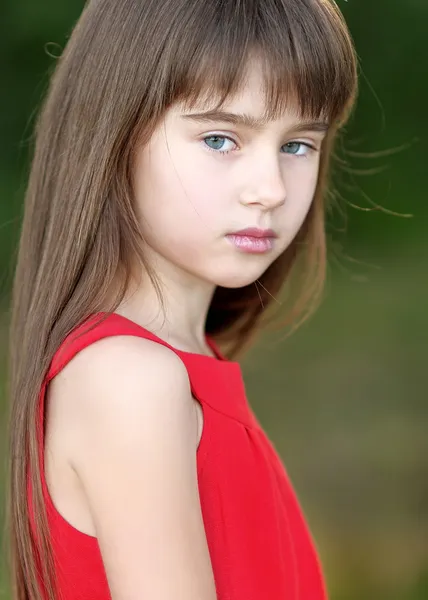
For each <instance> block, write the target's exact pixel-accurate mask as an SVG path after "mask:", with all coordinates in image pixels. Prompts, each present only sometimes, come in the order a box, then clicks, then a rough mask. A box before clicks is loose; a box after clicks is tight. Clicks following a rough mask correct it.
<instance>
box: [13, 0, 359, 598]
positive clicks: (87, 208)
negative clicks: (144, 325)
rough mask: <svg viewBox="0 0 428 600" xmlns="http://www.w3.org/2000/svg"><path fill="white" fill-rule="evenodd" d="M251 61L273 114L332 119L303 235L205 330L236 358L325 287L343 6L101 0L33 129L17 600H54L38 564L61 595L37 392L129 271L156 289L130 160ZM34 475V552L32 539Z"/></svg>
mask: <svg viewBox="0 0 428 600" xmlns="http://www.w3.org/2000/svg"><path fill="white" fill-rule="evenodd" d="M253 52H256V53H257V57H258V58H260V59H261V60H262V61H263V62H264V63H265V69H264V72H265V73H266V88H265V89H266V106H267V114H268V116H270V117H273V116H274V115H276V114H279V113H280V111H281V110H283V109H284V107H285V106H286V104H287V102H288V101H289V99H290V98H291V97H292V96H293V98H295V99H296V100H297V102H298V106H299V107H300V111H301V116H302V117H319V116H323V117H324V118H327V119H328V120H329V122H330V123H331V129H330V131H329V133H328V134H327V137H326V138H325V140H324V142H323V148H322V153H321V164H320V171H319V179H318V184H317V188H316V193H315V196H314V200H313V203H312V206H311V209H310V212H309V214H308V216H307V218H306V220H305V222H304V224H303V226H302V228H301V230H300V231H299V233H298V235H297V236H296V238H295V240H294V241H293V242H292V244H291V245H290V246H289V247H288V248H287V250H286V251H285V252H284V253H283V254H282V255H281V256H280V257H279V258H278V259H277V260H276V261H275V262H274V263H273V264H272V265H271V266H270V267H269V268H268V269H267V271H266V272H265V273H264V274H263V276H262V277H261V278H260V279H259V280H258V282H257V284H256V285H249V286H246V287H244V288H240V289H224V288H218V289H217V290H216V292H215V295H214V298H213V300H212V304H211V306H210V309H209V314H208V319H207V325H206V328H207V333H209V334H210V335H211V336H213V337H214V338H215V339H217V341H219V342H220V345H221V347H222V348H224V347H225V346H226V347H227V351H226V354H227V355H228V356H234V355H236V353H237V352H239V351H241V350H242V349H243V348H244V346H246V345H247V344H248V342H249V340H250V339H251V338H252V335H253V334H254V332H255V331H256V328H258V327H259V326H260V324H261V321H262V317H265V316H266V315H267V309H268V308H269V307H270V306H271V305H272V302H271V301H272V298H273V297H275V296H277V295H278V293H279V292H280V291H281V289H282V288H283V284H284V283H285V282H287V287H288V286H289V285H290V282H291V281H293V280H295V285H296V286H297V288H296V291H297V292H298V294H296V297H295V301H294V302H293V303H292V305H291V307H290V310H289V312H288V314H287V315H286V322H287V323H296V322H297V321H299V322H300V321H301V320H302V319H303V318H304V317H305V315H307V314H308V310H311V307H313V306H314V302H313V300H314V299H316V298H317V297H318V296H319V292H320V290H321V289H322V283H323V280H324V273H325V265H326V240H325V224H324V215H325V209H326V202H325V196H326V194H325V192H326V186H327V179H328V172H329V161H330V156H331V153H332V150H333V145H334V140H335V138H336V134H337V132H338V131H339V129H340V127H341V126H342V125H343V124H344V123H345V122H346V120H347V118H348V116H349V114H350V112H351V109H352V106H353V104H354V100H355V97H356V90H357V61H356V56H355V51H354V48H353V44H352V40H351V38H350V35H349V32H348V30H347V27H346V25H345V23H344V20H343V17H342V16H341V14H340V12H339V10H338V8H337V6H336V4H335V3H334V2H333V1H332V0H221V1H220V0H211V1H210V2H206V1H204V0H164V1H163V2H158V0H91V1H90V2H89V3H88V4H87V6H86V7H85V9H84V11H83V14H82V15H81V18H80V20H79V21H78V23H77V25H76V26H75V28H74V30H73V32H72V35H71V37H70V39H69V41H68V43H67V46H66V48H65V50H64V52H63V54H62V56H61V58H60V59H59V62H58V65H57V68H56V70H55V72H54V74H53V76H52V79H51V82H50V87H49V90H48V93H47V97H46V99H45V100H44V103H43V106H42V109H41V111H40V114H39V117H38V120H37V123H36V129H35V148H34V155H33V157H32V165H31V172H30V176H29V182H28V187H27V192H26V197H25V212H24V219H23V225H22V232H21V238H20V244H19V255H18V262H17V267H16V274H15V280H14V287H13V298H12V318H11V328H10V367H9V395H10V398H11V414H10V481H9V484H10V485H9V501H8V502H9V503H8V512H9V520H8V522H9V529H10V532H9V538H8V539H9V540H10V569H11V581H12V589H13V598H14V600H28V599H30V600H40V599H41V598H42V597H43V595H42V592H41V591H40V589H39V587H38V583H37V582H38V573H39V571H38V569H39V570H40V569H41V570H42V573H41V575H42V577H43V581H44V586H45V587H46V597H47V598H49V600H54V599H55V598H57V597H58V596H57V593H56V592H55V577H54V569H53V562H52V555H51V550H50V544H49V531H48V525H47V519H46V512H45V507H44V504H43V497H42V492H41V480H40V471H39V468H40V465H39V456H38V434H37V410H38V400H39V394H40V389H41V386H42V383H43V380H44V377H45V375H46V372H47V370H48V367H49V364H50V362H51V360H52V357H53V355H54V353H55V352H56V350H57V349H58V347H59V345H60V343H61V342H62V341H63V340H64V338H65V337H66V336H67V334H68V333H69V332H71V331H72V330H73V329H74V328H75V327H76V326H77V325H79V324H80V323H82V322H83V321H84V320H85V319H86V318H88V317H89V316H90V315H92V314H94V313H97V312H99V311H104V312H109V311H114V310H115V309H116V308H117V307H118V305H119V304H120V302H121V301H122V299H123V297H124V294H125V292H126V290H127V287H128V285H129V282H130V277H131V270H132V268H133V265H135V264H139V265H140V269H141V265H142V266H143V267H144V268H145V272H147V273H148V275H149V276H150V278H151V280H152V282H153V283H154V285H156V286H157V282H156V274H155V273H153V272H152V271H151V270H150V265H148V264H146V263H147V261H146V260H145V258H144V255H143V252H142V250H141V246H142V245H141V234H140V231H139V227H138V221H137V218H136V213H135V209H134V206H133V201H132V186H131V181H132V179H131V173H132V168H131V167H132V158H133V155H134V152H135V149H136V148H137V146H138V144H141V143H144V142H145V141H147V140H148V139H149V138H150V135H151V133H152V132H153V130H154V128H155V127H156V125H157V124H158V123H159V121H160V119H161V118H162V116H163V115H164V114H165V111H166V109H167V108H168V107H170V106H171V105H172V104H173V103H174V102H177V101H183V102H185V103H188V104H189V105H191V104H192V103H193V102H194V101H195V100H197V99H198V98H201V97H202V96H203V95H204V94H205V93H208V94H215V97H216V98H217V97H218V98H219V104H221V103H222V101H223V100H225V99H226V98H228V97H230V95H231V94H233V93H234V92H236V91H238V90H239V86H240V85H241V83H242V74H243V72H244V68H245V66H246V65H247V64H248V60H249V57H250V55H251V53H253ZM296 265H298V266H299V268H297V267H296ZM291 288H293V290H294V287H293V286H290V289H291ZM156 289H157V290H158V292H159V300H160V302H161V303H162V297H161V295H160V288H159V287H157V288H156ZM293 297H294V296H293ZM28 475H29V476H30V477H31V482H32V488H33V490H34V494H33V503H34V504H33V506H34V514H35V515H36V519H37V527H38V532H39V537H40V540H39V541H38V543H39V546H36V545H35V542H34V539H33V537H32V535H31V529H30V521H29V508H28V504H29V503H28V498H27V494H26V481H27V480H26V478H27V476H28ZM37 548H38V549H39V551H40V553H41V556H42V557H43V563H42V564H41V565H38V563H37V560H36V550H37Z"/></svg>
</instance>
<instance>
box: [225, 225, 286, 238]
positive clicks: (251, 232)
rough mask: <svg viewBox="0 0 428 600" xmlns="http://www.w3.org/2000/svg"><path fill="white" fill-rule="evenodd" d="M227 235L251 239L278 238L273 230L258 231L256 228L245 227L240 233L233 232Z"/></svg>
mask: <svg viewBox="0 0 428 600" xmlns="http://www.w3.org/2000/svg"><path fill="white" fill-rule="evenodd" d="M229 235H242V236H245V237H252V238H276V237H278V236H277V235H276V233H275V232H274V230H273V229H258V228H257V227H247V229H241V230H240V231H234V232H233V233H231V234H229Z"/></svg>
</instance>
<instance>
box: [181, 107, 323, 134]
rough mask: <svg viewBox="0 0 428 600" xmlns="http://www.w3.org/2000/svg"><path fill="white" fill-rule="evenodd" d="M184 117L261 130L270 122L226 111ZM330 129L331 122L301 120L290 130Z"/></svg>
mask: <svg viewBox="0 0 428 600" xmlns="http://www.w3.org/2000/svg"><path fill="white" fill-rule="evenodd" d="M182 118H183V119H185V120H189V121H195V122H197V123H213V122H221V123H230V124H231V125H241V126H243V127H246V128H247V129H254V130H261V129H263V127H264V126H266V125H267V123H268V122H269V120H268V119H265V118H259V119H258V118H256V117H253V116H251V115H247V114H243V113H231V112H224V111H208V112H202V113H191V114H184V115H182ZM328 129H329V124H328V123H326V122H325V121H299V122H298V123H296V124H294V125H293V126H292V127H291V128H290V131H293V132H296V133H298V132H302V131H315V132H320V133H325V132H326V131H328Z"/></svg>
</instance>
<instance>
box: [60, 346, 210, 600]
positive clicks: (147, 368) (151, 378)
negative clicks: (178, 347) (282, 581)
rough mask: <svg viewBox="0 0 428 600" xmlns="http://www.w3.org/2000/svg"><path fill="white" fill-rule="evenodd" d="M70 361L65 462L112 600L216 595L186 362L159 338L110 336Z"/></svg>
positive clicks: (202, 599)
mask: <svg viewBox="0 0 428 600" xmlns="http://www.w3.org/2000/svg"><path fill="white" fill-rule="evenodd" d="M68 367H70V368H69V369H68V375H67V378H66V380H65V381H66V382H67V383H66V384H64V386H63V388H64V389H63V392H61V384H60V385H59V386H57V389H56V394H57V395H58V394H61V393H63V394H65V395H66V396H67V402H72V404H73V406H72V411H73V416H72V423H73V425H72V438H71V439H72V443H71V450H70V463H71V464H72V467H73V468H74V470H75V471H76V473H77V475H78V477H79V479H80V481H81V483H82V486H83V489H84V491H85V494H86V496H87V501H88V508H89V511H90V513H91V515H92V519H93V524H94V527H95V530H96V535H97V538H98V542H99V546H100V549H101V554H102V558H103V561H104V565H105V569H106V573H107V579H108V582H109V586H110V590H111V594H112V599H113V600H172V599H174V600H215V598H216V592H215V584H214V577H213V573H212V567H211V561H210V556H209V551H208V546H207V541H206V537H205V530H204V525H203V520H202V513H201V507H200V500H199V493H198V481H197V464H196V447H197V423H196V411H195V405H194V400H193V399H192V397H191V393H190V385H189V380H188V376H187V371H186V369H185V367H184V365H183V363H182V362H181V361H180V359H179V358H178V357H177V356H176V355H175V354H174V353H173V352H171V351H170V350H169V349H168V348H166V347H164V346H162V345H160V344H157V343H155V342H151V341H149V340H146V339H141V338H137V337H127V336H115V337H111V338H106V339H103V340H100V341H99V342H96V343H94V344H92V345H91V346H89V347H87V348H85V349H84V350H83V351H82V352H80V353H79V354H78V355H77V356H76V357H75V358H74V359H73V360H72V361H71V363H70V364H69V365H68ZM64 399H65V396H64V397H63V400H64ZM69 409H70V407H68V409H67V410H69Z"/></svg>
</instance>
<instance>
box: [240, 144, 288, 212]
mask: <svg viewBox="0 0 428 600" xmlns="http://www.w3.org/2000/svg"><path fill="white" fill-rule="evenodd" d="M247 167H248V169H247V171H246V173H244V177H245V180H246V181H245V185H244V188H243V190H242V192H241V195H240V201H241V204H243V205H245V206H251V205H254V206H258V207H260V208H262V209H263V210H266V211H267V210H274V209H275V208H278V207H279V206H281V205H282V204H284V203H285V200H286V197H287V192H286V189H285V181H284V173H283V172H282V170H281V166H280V164H279V160H278V156H277V155H276V156H275V155H273V156H265V157H264V158H263V159H262V158H261V157H260V154H259V156H258V159H256V160H255V161H254V162H253V163H252V164H251V165H249V166H248V165H247Z"/></svg>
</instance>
